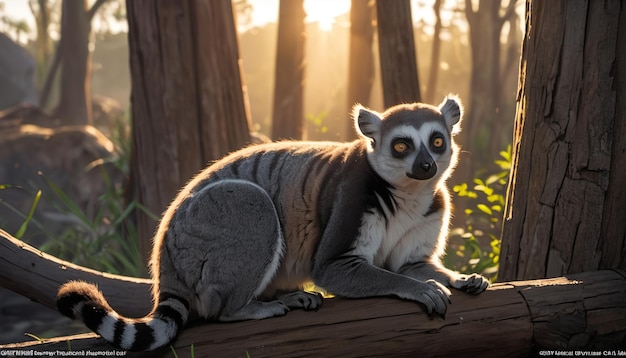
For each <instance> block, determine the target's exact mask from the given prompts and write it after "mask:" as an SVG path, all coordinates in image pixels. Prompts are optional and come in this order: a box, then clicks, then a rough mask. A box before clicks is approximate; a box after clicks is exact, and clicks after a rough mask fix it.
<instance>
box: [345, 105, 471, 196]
mask: <svg viewBox="0 0 626 358" xmlns="http://www.w3.org/2000/svg"><path fill="white" fill-rule="evenodd" d="M355 115H357V113H356V109H355ZM460 116H461V107H460V105H459V103H458V102H457V101H456V100H455V99H448V100H446V101H444V103H443V104H442V105H441V106H440V107H439V108H437V107H434V106H430V105H425V104H421V103H415V104H404V105H399V106H395V107H392V108H390V109H388V110H387V111H386V112H385V113H383V114H382V115H381V114H378V113H376V112H372V111H369V110H367V109H365V108H362V107H359V108H358V117H357V118H356V121H357V126H358V127H357V128H359V130H360V134H361V135H362V136H363V137H364V138H366V139H368V142H369V151H368V156H369V161H370V163H371V165H372V167H373V169H374V170H375V171H376V172H377V173H378V175H380V176H381V177H382V178H383V179H385V180H386V181H387V182H388V183H390V184H391V185H393V186H394V187H396V188H408V187H411V186H414V185H416V184H418V183H420V182H424V181H439V180H440V179H442V178H445V176H447V175H448V174H449V170H448V169H449V168H451V167H453V166H454V164H455V160H456V159H455V158H456V153H455V149H456V147H455V145H454V141H453V139H452V133H455V131H456V130H457V129H458V123H459V120H460Z"/></svg>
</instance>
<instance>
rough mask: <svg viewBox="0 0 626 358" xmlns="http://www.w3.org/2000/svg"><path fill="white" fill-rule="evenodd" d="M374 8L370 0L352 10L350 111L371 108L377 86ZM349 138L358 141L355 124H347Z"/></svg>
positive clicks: (354, 2) (354, 1)
mask: <svg viewBox="0 0 626 358" xmlns="http://www.w3.org/2000/svg"><path fill="white" fill-rule="evenodd" d="M373 20H374V7H373V3H372V2H371V1H370V0H352V5H351V7H350V54H349V65H348V71H349V72H348V110H347V112H346V113H350V111H351V110H352V107H353V106H354V105H355V104H357V103H360V104H363V105H364V106H368V105H369V102H370V96H371V93H372V86H373V85H374V53H373V48H372V46H373V41H374V26H373V24H372V21H373ZM346 127H347V131H346V133H348V137H349V139H356V132H355V131H354V124H353V123H352V121H346Z"/></svg>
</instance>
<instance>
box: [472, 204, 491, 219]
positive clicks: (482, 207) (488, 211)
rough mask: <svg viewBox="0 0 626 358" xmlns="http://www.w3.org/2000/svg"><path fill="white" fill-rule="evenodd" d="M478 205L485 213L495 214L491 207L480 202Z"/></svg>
mask: <svg viewBox="0 0 626 358" xmlns="http://www.w3.org/2000/svg"><path fill="white" fill-rule="evenodd" d="M476 207H477V208H478V210H480V211H482V212H483V213H485V214H487V215H489V216H491V215H492V214H493V212H492V211H491V209H489V207H488V206H487V205H485V204H478V205H476Z"/></svg>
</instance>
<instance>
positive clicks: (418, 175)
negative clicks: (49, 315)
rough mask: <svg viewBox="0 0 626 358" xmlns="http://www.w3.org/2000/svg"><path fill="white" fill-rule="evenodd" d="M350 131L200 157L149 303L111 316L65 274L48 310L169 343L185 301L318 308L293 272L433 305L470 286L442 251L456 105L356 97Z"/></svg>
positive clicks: (244, 310)
mask: <svg viewBox="0 0 626 358" xmlns="http://www.w3.org/2000/svg"><path fill="white" fill-rule="evenodd" d="M353 117H354V120H355V127H356V129H357V132H358V134H359V135H360V139H358V140H356V141H354V142H352V143H332V142H292V141H284V142H277V143H270V144H262V145H258V146H252V147H249V148H246V149H242V150H240V151H237V152H235V153H232V154H230V155H228V156H227V157H225V158H224V159H222V160H220V161H218V162H216V163H215V164H213V165H211V166H209V167H208V168H206V169H205V170H204V171H202V172H201V173H199V174H198V175H197V176H196V177H195V178H194V179H193V180H191V181H190V182H189V184H187V186H185V187H184V188H183V189H182V191H181V192H180V193H179V194H178V196H177V197H176V199H175V200H174V201H173V202H172V204H171V205H170V206H169V208H168V209H167V211H166V212H165V214H164V215H163V219H162V220H161V223H160V226H159V229H158V232H157V234H156V236H155V238H154V248H153V253H152V259H151V273H152V277H153V280H154V288H153V295H154V301H155V307H154V309H153V311H152V313H151V314H149V315H148V316H147V317H145V318H142V319H129V318H125V317H121V316H120V315H118V314H117V313H116V312H115V311H114V310H113V309H111V307H109V305H108V304H107V302H106V300H105V298H104V297H103V295H102V293H100V292H99V291H98V289H97V288H96V287H95V286H93V285H91V284H88V283H85V282H70V283H67V284H65V285H63V286H62V287H61V288H60V290H59V293H58V301H57V303H58V308H59V311H60V312H62V313H63V314H65V315H66V316H69V317H71V318H82V320H83V321H84V322H85V324H86V325H87V326H88V327H89V328H91V329H92V330H94V331H96V332H97V333H98V334H100V335H101V336H102V337H103V338H104V339H106V340H108V341H110V342H111V343H113V345H115V346H116V347H119V348H122V349H128V350H152V349H156V348H158V347H161V346H164V345H166V344H168V343H169V342H170V341H172V340H173V339H174V338H175V337H176V335H177V334H178V332H179V331H180V330H181V329H182V328H183V326H184V325H185V322H186V321H187V319H188V317H189V313H190V310H194V311H195V312H197V313H198V314H199V315H200V316H201V317H204V318H207V319H215V320H219V321H234V320H246V319H262V318H267V317H273V316H281V315H284V314H286V313H287V312H288V311H289V310H290V309H291V308H304V309H307V310H313V309H317V308H319V307H320V305H321V304H322V297H321V296H320V295H319V294H312V293H306V292H303V291H301V286H302V284H303V283H304V282H306V281H308V280H312V281H313V282H314V283H315V284H316V285H317V286H319V287H322V288H324V289H326V290H328V291H329V292H332V293H334V294H336V295H339V296H343V297H372V296H388V295H393V296H397V297H400V298H403V299H407V300H413V301H416V302H419V303H421V304H423V305H424V306H425V308H426V310H427V311H428V313H429V314H432V313H433V312H436V313H438V314H440V315H444V313H445V311H446V307H447V306H446V305H447V303H448V302H449V296H450V291H449V290H448V288H447V287H453V288H457V289H462V290H465V291H467V292H469V293H474V294H477V293H480V292H482V291H484V290H485V289H486V287H487V286H488V281H487V280H486V279H485V278H484V277H482V276H480V275H476V274H474V275H462V274H459V273H457V272H453V271H450V270H448V269H446V268H444V267H443V266H442V264H441V262H440V256H441V255H442V254H443V251H444V247H445V244H446V236H447V231H448V220H449V216H450V198H449V194H448V191H447V189H446V187H445V185H444V182H445V180H446V178H447V177H448V176H449V175H450V172H451V171H452V169H453V167H454V165H455V163H456V156H457V148H456V146H455V144H454V141H453V139H452V137H453V135H454V134H455V133H456V132H457V131H458V130H459V122H460V119H461V106H460V103H459V102H458V100H457V99H456V97H448V98H446V99H445V100H444V102H443V103H442V104H441V105H440V106H439V107H435V106H430V105H426V104H421V103H414V104H403V105H398V106H395V107H392V108H390V109H388V110H387V111H386V112H384V113H382V114H379V113H376V112H374V111H371V110H368V109H366V108H364V107H362V106H360V105H357V106H356V107H355V108H354V111H353Z"/></svg>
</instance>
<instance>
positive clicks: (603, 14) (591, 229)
mask: <svg viewBox="0 0 626 358" xmlns="http://www.w3.org/2000/svg"><path fill="white" fill-rule="evenodd" d="M625 11H626V10H625V7H624V6H623V4H622V3H621V2H620V1H618V0H612V1H606V2H597V1H584V0H577V1H567V0H564V1H549V2H545V1H529V2H528V4H527V15H526V28H527V29H528V30H527V33H526V36H525V39H524V43H523V49H522V63H521V67H520V81H519V93H520V95H519V98H518V100H517V115H516V121H515V133H514V143H513V149H514V152H513V157H514V158H513V169H512V173H511V180H510V184H509V189H508V195H507V207H506V211H505V220H504V225H503V234H502V251H501V258H500V271H499V274H498V277H499V278H500V279H501V280H512V279H522V278H523V279H527V278H537V277H552V276H559V275H563V274H567V273H575V272H582V271H592V270H597V269H601V268H618V267H621V268H625V267H626V259H625V258H626V222H625V221H624V218H625V217H626V194H625V192H624V190H623V183H624V181H626V171H625V170H624V167H625V165H626V160H625V155H624V154H625V153H626V140H625V138H626V126H625V124H626V111H625V108H626V101H624V99H623V98H624V95H625V94H624V92H623V91H624V85H625V84H626V76H625V75H624V72H625V69H626V62H625V59H626V57H625V56H624V55H625V54H626V50H625V48H626V46H625V35H626V31H625V29H626V12H625Z"/></svg>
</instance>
